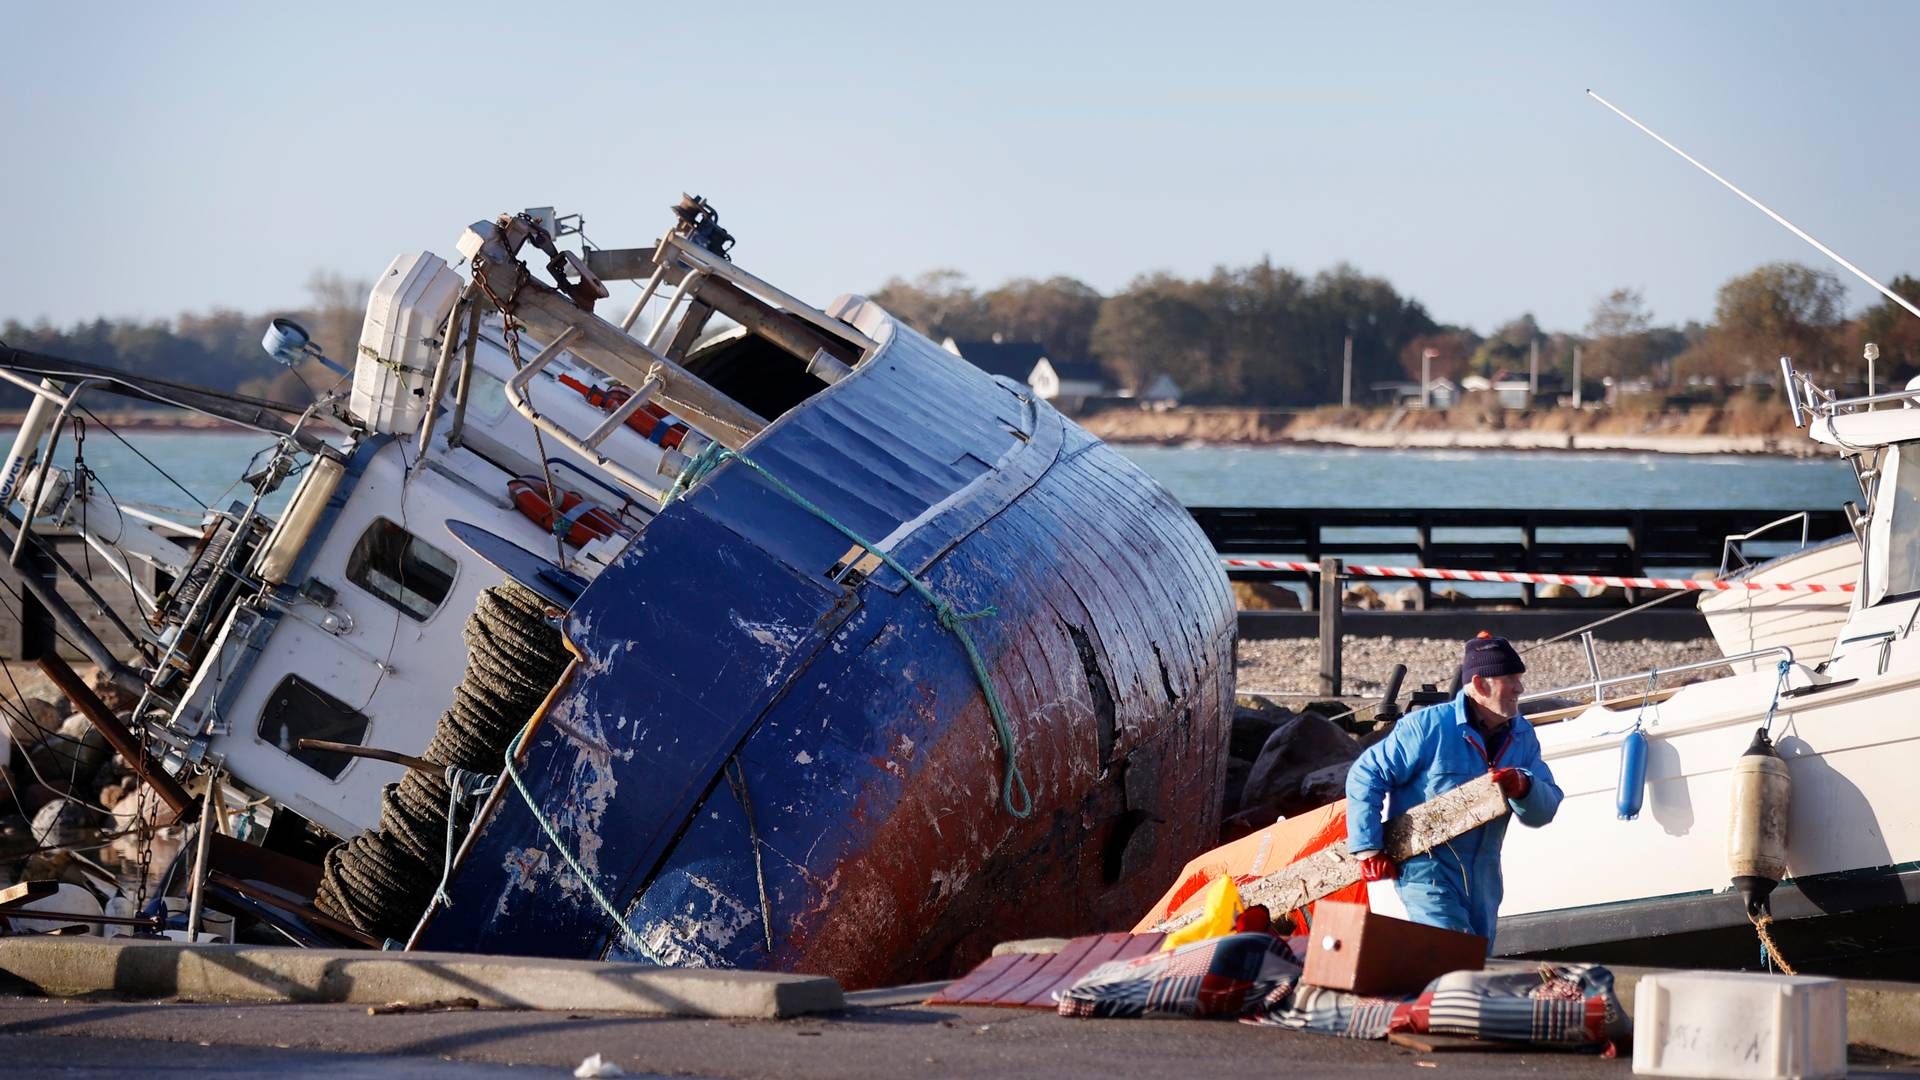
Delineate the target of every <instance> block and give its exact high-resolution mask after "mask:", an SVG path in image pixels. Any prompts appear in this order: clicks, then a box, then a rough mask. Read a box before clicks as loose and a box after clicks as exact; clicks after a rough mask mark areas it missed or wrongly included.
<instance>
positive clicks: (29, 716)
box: [13, 697, 66, 748]
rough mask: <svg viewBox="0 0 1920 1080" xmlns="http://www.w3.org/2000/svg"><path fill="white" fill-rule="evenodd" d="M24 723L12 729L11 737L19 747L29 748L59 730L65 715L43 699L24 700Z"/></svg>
mask: <svg viewBox="0 0 1920 1080" xmlns="http://www.w3.org/2000/svg"><path fill="white" fill-rule="evenodd" d="M25 703H26V707H25V709H24V710H23V711H24V712H25V713H26V723H24V724H19V725H17V726H16V727H15V728H14V731H13V736H14V739H15V740H16V741H17V742H18V744H19V745H20V746H21V747H25V748H31V747H34V746H37V745H39V744H40V743H41V742H43V741H45V740H46V739H47V738H48V737H49V736H51V735H53V734H55V733H57V732H58V731H59V730H60V721H61V720H63V719H65V717H66V713H65V712H64V711H62V710H61V708H60V707H59V706H58V705H55V704H54V703H53V702H51V701H47V700H45V699H43V698H37V697H30V698H26V699H25Z"/></svg>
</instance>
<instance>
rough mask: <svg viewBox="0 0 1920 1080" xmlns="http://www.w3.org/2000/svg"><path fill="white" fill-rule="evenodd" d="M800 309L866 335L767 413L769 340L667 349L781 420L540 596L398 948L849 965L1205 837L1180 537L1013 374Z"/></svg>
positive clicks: (1040, 911) (855, 308)
mask: <svg viewBox="0 0 1920 1080" xmlns="http://www.w3.org/2000/svg"><path fill="white" fill-rule="evenodd" d="M662 248H663V252H664V253H663V254H662V255H661V256H660V258H659V265H667V266H669V267H671V266H672V265H673V264H672V262H671V260H672V257H673V254H672V253H673V252H674V251H676V250H678V251H684V250H685V248H684V247H680V248H676V247H674V246H672V245H671V241H669V242H666V243H663V245H662ZM696 250H697V249H696ZM704 265H707V266H708V267H709V268H710V269H713V270H714V271H716V273H717V272H719V271H722V270H724V269H725V268H723V267H719V266H715V265H712V264H711V263H705V264H704ZM688 269H689V271H690V272H691V271H693V269H694V268H691V267H690V268H688ZM720 280H722V281H724V280H725V279H724V278H721V279H720ZM494 291H495V292H496V293H498V292H499V289H497V288H496V289H495V290H494ZM508 310H509V312H511V311H512V310H514V309H513V308H512V307H509V308H508ZM826 319H827V321H828V322H829V323H830V326H829V327H828V328H827V330H826V331H825V332H826V333H828V334H832V335H834V336H843V337H844V338H846V339H847V340H848V341H849V342H850V343H852V342H859V341H861V340H862V339H864V340H865V341H867V342H871V344H870V345H866V346H865V347H864V348H863V349H862V350H861V353H860V355H859V356H858V357H857V359H856V360H855V361H854V363H853V364H852V365H851V370H850V371H849V372H848V373H846V374H845V376H844V377H842V378H839V379H838V380H837V381H835V382H833V383H832V385H824V384H822V385H820V386H818V387H817V388H814V392H813V393H811V394H808V395H807V396H806V397H805V398H804V400H800V401H795V402H793V403H791V404H790V405H788V406H787V407H785V408H782V406H783V405H786V403H785V402H779V401H770V400H768V399H767V398H766V397H765V396H762V395H758V394H752V393H751V392H749V391H748V390H747V387H750V386H754V385H756V384H760V383H763V382H767V381H773V380H776V379H779V378H782V377H783V372H782V371H781V369H780V368H779V367H777V366H776V365H774V364H771V363H769V362H768V360H767V359H766V353H767V351H768V350H765V349H764V348H763V349H760V350H759V355H757V356H754V357H751V358H750V357H749V356H748V355H746V353H745V351H744V350H742V349H741V348H739V347H738V346H736V345H735V344H733V343H732V342H728V343H724V344H721V345H719V346H717V347H714V346H710V347H708V348H707V349H705V350H698V351H696V352H695V353H694V355H693V357H692V358H691V359H689V361H688V363H687V368H688V370H689V371H690V372H692V373H693V374H694V375H696V376H700V377H703V378H705V379H707V380H708V381H710V382H712V383H713V384H714V385H716V386H718V387H722V388H725V389H734V390H735V393H736V394H737V395H738V396H739V397H740V398H741V399H742V400H747V401H751V403H752V404H753V405H754V406H756V407H757V408H758V409H759V410H764V411H766V412H768V413H772V412H774V411H776V410H778V411H779V415H778V416H777V418H776V419H774V420H773V421H772V422H771V423H769V424H768V425H767V426H766V427H765V429H764V430H762V431H760V432H759V433H758V434H757V435H755V436H754V437H753V438H752V439H751V441H749V442H747V443H745V444H743V445H742V447H741V448H740V450H739V451H738V452H731V451H726V450H721V449H710V450H709V451H708V452H707V453H706V454H705V455H704V456H703V457H702V458H700V459H699V460H696V461H695V462H694V463H693V465H692V466H691V467H690V469H689V471H688V473H687V474H686V475H684V476H682V478H681V480H682V483H683V485H684V488H685V490H684V491H682V492H681V493H679V494H678V496H677V497H675V498H672V499H671V500H670V501H668V502H667V504H666V506H665V508H664V509H663V510H661V511H660V512H659V514H658V515H657V516H656V517H654V519H653V520H652V521H651V523H650V524H649V525H648V526H647V528H646V530H645V531H644V532H643V533H642V534H640V535H639V536H638V537H637V538H636V539H635V540H634V541H633V542H632V543H631V544H630V545H629V546H628V547H627V548H626V549H625V550H624V551H623V552H622V553H621V554H620V555H619V557H618V558H617V559H615V560H614V561H613V563H612V564H611V565H610V566H608V567H607V568H606V569H605V570H604V571H602V572H601V573H600V574H599V575H598V576H597V577H596V578H595V579H594V580H593V582H592V583H591V584H590V585H588V586H587V587H586V588H585V589H584V590H583V591H582V592H581V593H580V595H579V597H578V599H577V600H575V601H574V602H573V603H572V605H571V607H570V608H569V609H568V612H567V616H566V626H565V636H566V644H567V648H568V649H569V650H570V651H571V652H572V653H573V654H574V656H575V660H574V661H573V663H572V664H571V666H570V667H569V668H568V671H567V674H566V675H565V676H564V677H563V679H562V681H561V684H560V686H559V687H558V688H557V689H556V690H555V692H554V694H553V697H552V698H551V699H550V700H549V701H548V702H546V704H545V705H544V706H543V708H542V710H541V712H540V714H539V715H538V716H536V717H534V718H533V720H532V723H531V726H530V728H529V730H528V732H527V734H526V737H525V738H524V739H523V741H522V746H521V751H522V756H521V758H520V759H519V761H518V762H517V770H518V773H519V777H518V779H517V780H513V781H503V782H502V783H501V785H500V786H499V787H498V788H497V789H496V790H495V792H494V794H493V797H492V799H491V801H490V803H489V804H488V805H487V807H486V808H485V810H484V811H483V812H482V813H481V814H480V815H479V818H478V820H477V822H476V824H475V826H474V828H473V832H472V835H471V837H470V838H469V839H468V841H467V842H466V845H465V847H464V848H463V850H462V851H461V852H460V854H459V858H458V860H457V862H456V863H455V865H454V867H453V871H452V874H451V876H450V877H449V879H448V882H447V887H446V893H447V895H448V896H450V897H453V898H455V899H454V902H453V903H452V904H451V905H450V906H446V907H435V908H434V909H432V910H430V911H429V912H428V914H427V916H426V918H425V920H424V921H423V923H422V925H421V927H420V929H419V931H418V933H417V934H416V935H415V936H414V939H413V945H414V946H415V947H419V948H430V949H444V948H454V949H474V950H481V951H487V952H508V953H534V954H542V955H554V956H579V957H599V956H612V957H619V958H625V959H633V960H647V961H654V962H660V963H670V964H697V965H703V966H739V967H754V968H783V969H793V970H806V971H821V972H827V973H831V974H833V975H835V976H838V977H839V978H841V979H842V980H843V981H845V982H847V983H848V984H850V985H873V984H881V983H886V982H893V981H901V980H906V979H912V978H917V977H927V976H929V975H933V974H938V973H941V972H944V971H947V970H951V969H952V968H953V967H954V966H955V965H957V964H958V965H964V964H966V963H969V962H971V961H972V960H976V959H978V958H979V957H980V956H982V955H984V953H985V952H986V951H987V950H988V949H990V948H991V946H992V945H993V944H994V943H996V942H998V941H1000V940H1005V939H1008V938H1013V937H1019V936H1031V935H1035V934H1043V933H1045V934H1051V933H1070V932H1075V931H1081V930H1087V929H1092V928H1096V927H1105V926H1112V925H1119V924H1121V923H1123V922H1124V921H1125V920H1126V919H1127V918H1129V917H1132V916H1133V915H1134V914H1136V913H1137V912H1138V911H1139V910H1141V908H1142V906H1143V904H1145V903H1149V902H1151V900H1152V898H1153V896H1154V895H1157V891H1158V890H1159V889H1161V888H1163V887H1164V884H1165V882H1166V881H1167V880H1169V879H1170V877H1171V875H1172V874H1174V873H1176V872H1177V871H1178V869H1179V868H1180V866H1181V864H1182V862H1183V860H1184V859H1185V858H1187V857H1188V856H1190V855H1191V854H1192V853H1193V852H1194V851H1196V850H1200V849H1202V848H1204V847H1205V846H1206V845H1207V844H1208V843H1209V842H1210V838H1211V837H1212V836H1213V835H1214V832H1215V829H1216V824H1217V823H1216V820H1215V818H1216V814H1217V811H1216V807H1217V806H1218V805H1219V801H1220V800H1219V792H1220V787H1221V785H1222V781H1223V775H1224V766H1225V758H1224V748H1225V742H1226V730H1227V723H1228V720H1229V717H1230V710H1231V703H1232V678H1233V665H1232V657H1233V646H1234V625H1235V624H1234V611H1233V604H1232V601H1231V597H1230V594H1229V592H1228V590H1227V586H1226V583H1225V581H1224V580H1223V577H1222V575H1221V572H1220V570H1219V569H1218V565H1217V558H1216V557H1215V555H1214V552H1213V549H1212V547H1211V545H1210V544H1209V543H1208V542H1207V540H1206V538H1205V537H1204V536H1203V535H1202V534H1201V533H1200V531H1199V530H1198V529H1197V528H1196V527H1195V526H1194V525H1193V523H1192V520H1191V518H1190V517H1189V516H1188V514H1187V513H1186V511H1185V510H1184V509H1182V507H1181V506H1180V505H1179V503H1178V502H1176V501H1175V500H1174V499H1173V498H1172V497H1171V496H1169V495H1168V494H1167V493H1166V492H1165V491H1164V490H1162V489H1161V488H1160V487H1159V486H1157V485H1156V484H1155V483H1154V482H1153V481H1152V480H1150V479H1148V478H1147V477H1146V476H1145V475H1144V474H1143V473H1141V472H1140V471H1139V470H1138V469H1136V468H1134V467H1133V466H1132V465H1130V464H1128V463H1127V462H1126V461H1125V460H1124V459H1122V458H1121V457H1120V456H1119V455H1117V454H1115V453H1114V452H1113V451H1112V450H1110V449H1108V448H1107V447H1106V446H1105V445H1103V444H1102V443H1100V442H1099V441H1098V440H1096V439H1094V438H1093V437H1092V436H1090V435H1088V434H1087V433H1086V432H1085V431H1083V430H1082V429H1080V428H1079V427H1078V426H1076V425H1074V424H1073V423H1072V422H1070V421H1069V420H1067V419H1066V418H1064V417H1063V416H1061V415H1060V413H1059V412H1057V411H1055V410H1054V409H1053V408H1052V407H1050V406H1049V405H1047V404H1046V403H1045V402H1043V401H1040V400H1038V399H1036V398H1035V397H1034V396H1033V395H1032V393H1031V392H1030V391H1029V390H1028V389H1027V388H1026V387H1024V386H1019V385H1012V384H1009V383H1007V382H1004V381H999V380H996V379H994V378H991V377H989V376H988V375H986V374H985V373H983V372H981V371H980V370H978V369H976V368H974V367H972V366H971V365H969V364H966V363H964V362H959V361H957V360H956V358H955V357H954V356H953V355H952V354H950V353H948V352H946V351H944V350H943V349H941V348H940V347H938V346H936V345H935V344H933V343H932V342H931V341H929V340H928V339H926V338H925V337H923V336H921V335H920V334H918V333H916V332H915V331H913V330H912V329H911V328H909V327H907V326H906V325H905V324H903V323H900V322H899V321H897V320H895V319H894V318H892V317H891V316H889V315H888V314H887V313H886V312H884V311H882V310H881V309H880V308H879V307H878V306H877V305H875V304H873V303H871V302H869V301H865V300H861V299H859V298H857V297H850V298H843V299H842V300H841V301H840V302H839V303H838V304H836V305H835V306H834V307H833V308H832V309H831V311H830V312H829V313H827V316H826ZM815 322H816V324H817V323H818V320H816V321H815ZM840 327H845V328H847V329H846V330H840V329H838V328H840ZM739 340H740V341H743V342H744V341H745V340H747V339H744V338H742V339H739ZM795 359H797V358H795ZM795 359H788V360H786V361H785V363H786V364H787V365H788V367H789V369H790V368H791V366H792V365H793V364H794V363H795ZM735 388H738V389H735ZM716 445H717V444H716ZM562 850H564V851H565V852H567V853H569V854H571V856H572V857H573V859H574V863H573V865H569V863H568V862H567V861H566V860H565V859H564V858H563V857H562V855H561V851H562ZM590 886H591V887H590ZM596 892H597V893H598V894H599V895H598V896H596V895H595V893H596Z"/></svg>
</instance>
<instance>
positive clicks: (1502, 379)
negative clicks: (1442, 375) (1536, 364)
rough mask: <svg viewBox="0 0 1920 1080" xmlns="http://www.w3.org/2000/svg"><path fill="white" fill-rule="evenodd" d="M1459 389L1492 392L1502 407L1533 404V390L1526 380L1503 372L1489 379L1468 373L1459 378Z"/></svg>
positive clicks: (1472, 391)
mask: <svg viewBox="0 0 1920 1080" xmlns="http://www.w3.org/2000/svg"><path fill="white" fill-rule="evenodd" d="M1460 389H1461V391H1462V392H1464V393H1468V394H1492V395H1493V396H1494V399H1495V400H1497V401H1498V402H1500V407H1501V408H1503V409H1524V408H1526V407H1527V406H1529V405H1531V404H1533V391H1532V388H1531V387H1530V385H1529V384H1528V383H1527V380H1525V379H1516V378H1514V377H1512V376H1511V375H1508V374H1506V373H1505V372H1502V373H1501V374H1499V375H1495V376H1494V377H1493V378H1491V379H1489V378H1487V377H1486V376H1484V375H1469V376H1467V377H1466V378H1464V379H1461V380H1460Z"/></svg>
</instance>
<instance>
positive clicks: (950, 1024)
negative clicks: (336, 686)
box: [0, 997, 1920, 1080]
mask: <svg viewBox="0 0 1920 1080" xmlns="http://www.w3.org/2000/svg"><path fill="white" fill-rule="evenodd" d="M595 1053H598V1054H600V1055H602V1057H603V1058H604V1059H605V1060H608V1061H611V1062H613V1063H614V1064H617V1065H618V1066H620V1067H621V1068H622V1069H623V1070H625V1072H626V1074H627V1075H628V1076H650V1075H672V1076H694V1077H728V1078H749V1077H795V1078H808V1077H821V1078H828V1077H833V1078H841V1077H844V1078H849V1080H868V1078H872V1080H882V1078H885V1080H894V1078H897V1077H900V1076H961V1075H965V1076H994V1077H1002V1076H1004V1077H1024V1076H1031V1077H1036V1078H1044V1080H1071V1078H1082V1077H1084V1078H1087V1080H1113V1078H1115V1077H1122V1076H1124V1077H1135V1076H1141V1077H1149V1076H1150V1077H1177V1078H1180V1080H1203V1078H1206V1077H1214V1076H1219V1077H1232V1078H1234V1080H1246V1078H1247V1077H1248V1076H1250V1075H1263V1074H1264V1075H1275V1074H1281V1075H1292V1076H1312V1077H1322V1076H1324V1077H1373V1076H1400V1077H1408V1076H1425V1075H1430V1074H1445V1075H1452V1076H1486V1077H1521V1076H1553V1077H1582V1076H1614V1077H1621V1076H1627V1075H1630V1074H1631V1071H1632V1070H1631V1068H1630V1066H1629V1063H1628V1062H1627V1061H1626V1060H1625V1059H1613V1060H1606V1059H1601V1058H1599V1057H1596V1056H1592V1055H1582V1054H1568V1053H1552V1052H1544V1051H1525V1052H1508V1053H1478V1052H1469V1053H1442V1054H1420V1053H1416V1052H1413V1051H1410V1050H1405V1049H1401V1048H1399V1047H1396V1046H1392V1045H1389V1044H1387V1043H1385V1042H1355V1041H1350V1040H1346V1039H1335V1038H1330V1037H1327V1036H1320V1035H1308V1034H1303V1033H1298V1032H1291V1031H1283V1030H1278V1029H1274V1028H1261V1027H1253V1026H1251V1025H1245V1024H1235V1023H1227V1022H1218V1021H1203V1020H1071V1019H1066V1018H1063V1017H1060V1016H1057V1015H1054V1014H1052V1013H1050V1012H1041V1011H1027V1010H1008V1009H977V1008H929V1007H926V1006H919V1005H900V1006H891V1007H867V1006H863V1005H860V1004H851V1005H850V1006H849V1007H848V1008H847V1009H845V1010H843V1011H841V1012H837V1013H832V1014H828V1015H825V1016H817V1017H803V1018H799V1019H794V1020H687V1019H667V1018H636V1017H631V1016H619V1015H610V1014H602V1013H554V1012H530V1011H516V1010H471V1009H465V1010H453V1011H443V1012H425V1013H399V1014H390V1015H377V1016H369V1015H368V1014H367V1007H366V1006H364V1005H340V1004H327V1005H312V1004H226V1005H222V1004H206V1003H178V1002H134V1001H100V1000H94V1001H65V1000H53V999H45V998H28V997H0V1072H4V1073H5V1074H6V1075H8V1076H61V1077H95V1076H99V1077H114V1078H116V1080H117V1078H124V1077H129V1076H148V1075H173V1074H176V1073H177V1074H180V1075H188V1074H191V1075H193V1076H196V1077H198V1076H212V1077H224V1076H240V1075H248V1076H257V1075H260V1074H262V1073H273V1074H292V1075H300V1076H318V1077H327V1078H335V1077H340V1078H358V1077H361V1076H380V1077H392V1076H414V1075H419V1076H427V1077H438V1076H459V1077H467V1076H474V1077H495V1076H562V1075H571V1072H572V1070H573V1069H574V1067H575V1066H577V1065H578V1064H579V1063H580V1062H581V1060H582V1059H584V1058H586V1057H587V1056H588V1055H590V1054H595ZM1855 1074H1856V1075H1861V1076H1907V1077H1915V1078H1920V1062H1916V1061H1862V1062H1859V1063H1858V1064H1857V1065H1856V1067H1855Z"/></svg>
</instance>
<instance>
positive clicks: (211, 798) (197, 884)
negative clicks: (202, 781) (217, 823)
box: [187, 769, 220, 945]
mask: <svg viewBox="0 0 1920 1080" xmlns="http://www.w3.org/2000/svg"><path fill="white" fill-rule="evenodd" d="M219 801H220V770H218V769H215V770H213V771H212V772H209V773H208V774H207V791H206V794H204V795H202V796H200V829H199V831H198V832H196V833H195V834H194V837H193V894H192V896H190V897H189V898H188V900H187V944H189V945H192V944H195V943H196V942H198V941H199V940H200V909H201V906H202V905H203V904H204V903H205V901H206V893H207V847H208V845H210V844H212V843H213V822H214V814H215V805H216V804H217V803H219Z"/></svg>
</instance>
